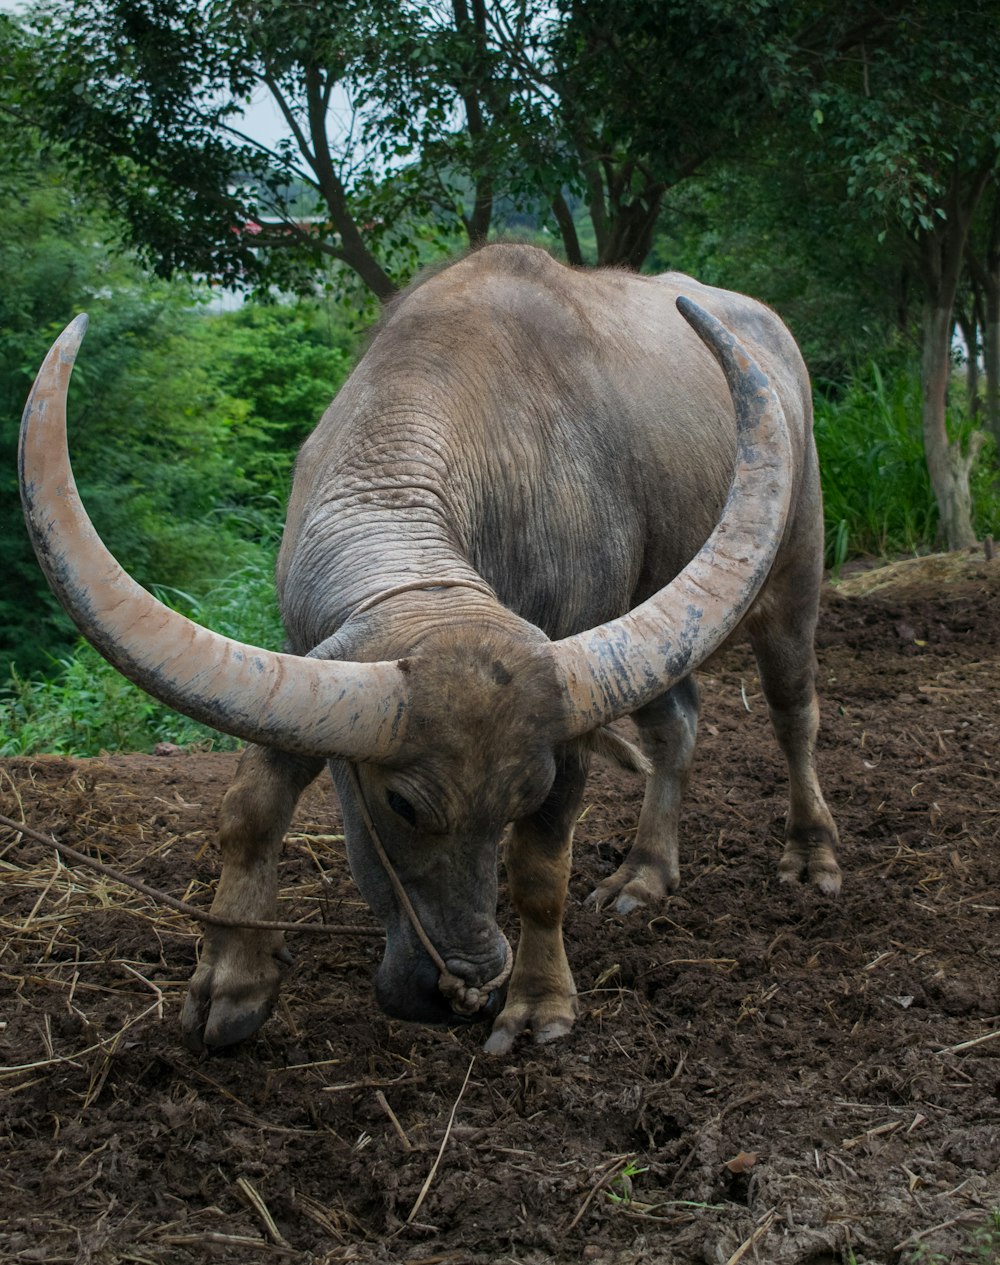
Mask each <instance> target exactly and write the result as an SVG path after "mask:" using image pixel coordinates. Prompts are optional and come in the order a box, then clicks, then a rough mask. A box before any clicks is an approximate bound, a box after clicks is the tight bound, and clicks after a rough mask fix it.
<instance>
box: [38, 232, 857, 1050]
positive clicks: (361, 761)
mask: <svg viewBox="0 0 1000 1265" xmlns="http://www.w3.org/2000/svg"><path fill="white" fill-rule="evenodd" d="M683 296H687V297H686V298H685V297H683ZM678 308H680V313H679V311H678ZM84 320H85V318H78V319H77V322H76V323H75V324H74V325H73V326H71V327H69V329H68V330H67V332H66V333H65V334H64V335H63V337H62V339H61V340H60V341H59V342H58V343H57V344H56V346H55V347H54V348H53V350H52V352H50V354H49V358H48V359H47V361H46V364H45V366H43V369H42V371H41V372H40V374H39V379H38V382H37V383H36V386H35V390H34V392H33V394H32V398H31V400H29V403H28V406H27V408H26V410H25V423H24V426H23V431H22V453H21V480H22V494H23V497H24V503H25V509H26V516H27V521H28V525H29V530H30V531H31V534H32V537H33V540H34V544H35V548H36V551H37V553H38V556H39V559H40V561H41V563H42V566H43V567H44V569H45V571H46V573H47V575H48V577H49V580H50V582H51V584H52V586H53V588H54V589H55V591H56V592H57V593H58V595H59V596H60V598H61V600H62V601H63V603H64V605H65V606H66V608H67V609H68V610H69V612H70V614H71V615H72V616H73V618H74V619H75V620H76V622H77V624H78V625H79V627H80V628H81V630H82V631H83V632H84V634H85V635H86V636H87V637H88V638H89V639H90V640H91V642H93V644H94V645H95V646H96V647H97V648H98V649H99V650H100V651H101V652H102V653H103V654H104V655H106V656H107V657H108V658H109V659H110V660H111V662H113V663H114V664H115V665H116V666H117V667H118V668H119V669H120V670H121V671H122V672H124V673H125V674H126V675H127V676H129V677H131V678H132V679H133V680H134V681H136V682H137V683H138V684H139V685H141V686H142V687H143V688H144V689H145V690H147V691H149V693H151V694H153V695H155V696H156V697H157V698H160V699H162V700H163V701H165V702H167V703H169V704H170V705H172V706H174V707H176V708H178V709H180V710H181V711H184V712H186V713H188V714H190V715H192V716H195V717H197V718H199V719H202V720H205V721H208V722H209V723H211V724H212V725H214V726H215V727H216V728H218V729H221V730H224V731H226V732H228V733H230V734H235V735H237V736H239V737H242V738H246V739H247V740H249V741H250V742H251V743H252V745H251V746H249V747H247V749H246V751H245V752H244V754H243V756H242V759H241V761H240V766H239V772H238V773H237V776H236V780H235V782H234V784H233V786H232V787H231V789H230V790H229V791H228V793H227V794H226V796H225V799H224V801H223V804H222V809H221V850H222V873H221V877H220V881H219V887H218V892H217V894H216V897H215V901H214V904H213V906H212V908H213V911H214V912H216V913H218V914H224V915H227V916H230V917H233V918H237V919H270V918H274V917H275V912H276V890H277V858H278V854H279V850H280V847H281V840H282V836H283V834H284V832H285V830H286V828H287V826H288V823H289V820H290V818H291V815H292V812H293V810H294V807H295V804H296V801H297V799H298V796H299V795H300V793H301V792H302V790H303V788H304V787H305V786H307V785H308V784H309V782H311V781H312V779H313V778H314V777H316V775H317V774H318V773H319V771H320V770H321V768H322V766H323V764H324V762H326V761H329V765H330V769H331V771H332V774H333V778H334V781H335V783H336V786H337V790H338V792H339V795H340V801H341V804H342V806H343V812H344V821H345V830H346V837H347V851H348V856H349V859H350V865H351V870H352V873H353V875H354V877H355V879H356V881H357V883H358V886H359V887H360V889H361V892H362V894H363V895H364V896H365V898H366V900H367V901H368V903H369V905H370V906H371V908H372V910H373V911H374V913H375V914H376V915H377V917H378V918H379V919H380V921H381V922H382V924H383V925H384V927H385V932H386V947H385V954H384V957H383V960H382V963H381V966H380V968H379V970H378V973H377V978H376V990H377V994H378V999H379V1001H380V1003H381V1005H382V1006H383V1008H384V1009H385V1010H386V1011H388V1012H389V1013H390V1014H393V1015H396V1016H400V1017H403V1018H407V1019H415V1020H426V1021H441V1020H446V1021H453V1022H457V1021H459V1020H460V1019H461V1018H463V1017H469V1016H474V1015H478V1016H479V1017H481V1018H489V1019H492V1020H494V1023H493V1028H492V1033H491V1035H490V1037H489V1039H488V1041H487V1047H486V1048H487V1050H489V1051H491V1052H494V1053H505V1052H507V1051H508V1050H510V1049H511V1047H512V1045H513V1044H514V1042H515V1040H516V1039H517V1037H518V1036H519V1035H520V1034H522V1033H524V1032H526V1031H530V1032H531V1034H532V1035H533V1037H534V1040H535V1041H548V1040H551V1039H552V1038H554V1037H558V1036H561V1035H563V1034H565V1033H566V1032H567V1031H568V1030H569V1029H570V1027H571V1025H572V1023H573V1019H574V1013H575V990H574V985H573V977H572V975H571V973H570V968H569V965H568V963H567V960H566V954H565V950H564V947H563V941H562V914H563V906H564V902H565V899H566V889H567V881H568V877H569V872H570V851H571V841H572V835H573V826H574V822H575V821H576V819H577V816H578V812H579V807H580V802H581V797H582V794H583V788H584V781H585V778H586V774H587V767H588V760H589V757H590V753H591V751H592V750H593V749H594V748H595V746H598V747H604V748H605V749H606V750H610V751H611V752H612V753H613V754H617V755H619V756H620V757H621V758H622V759H623V760H625V761H628V760H629V759H630V755H629V753H630V752H632V753H633V754H634V755H635V756H636V758H637V759H640V760H641V757H639V755H638V753H637V752H635V751H634V748H631V747H630V744H628V743H627V742H625V741H624V740H623V739H621V738H620V737H615V736H614V735H613V734H612V733H611V732H610V731H608V730H607V729H605V728H604V727H605V726H606V725H608V724H609V723H610V722H611V721H613V720H615V719H616V718H618V717H621V716H624V715H628V714H630V715H632V716H633V718H634V720H635V722H636V723H637V725H638V728H639V734H640V738H641V745H642V748H643V751H644V753H645V757H646V761H648V764H647V765H646V767H647V771H648V780H647V786H646V794H645V799H644V802H643V805H642V810H641V814H640V818H639V825H638V831H637V835H636V839H635V842H634V844H633V846H632V849H631V852H630V853H629V855H628V858H627V859H626V860H625V862H624V863H623V864H622V865H621V866H620V867H619V868H618V870H617V871H616V872H615V873H614V874H612V875H610V877H608V878H605V879H604V881H603V882H601V884H600V885H599V886H598V888H597V890H596V892H595V893H594V894H593V896H592V898H591V900H592V902H593V903H594V904H595V905H596V906H598V907H601V906H604V905H613V906H614V907H615V909H616V910H618V911H620V912H623V913H627V912H629V911H630V910H632V909H634V908H635V907H637V906H639V905H649V904H653V903H655V902H657V901H659V900H660V899H661V898H662V897H663V896H664V894H665V893H667V892H669V891H671V890H673V889H674V888H675V887H676V885H677V883H678V879H679V869H678V859H677V828H678V814H679V805H680V798H681V794H682V791H683V788H684V785H685V782H686V780H687V777H688V771H689V768H690V763H691V757H692V750H693V747H694V741H695V732H696V726H697V717H698V695H697V690H696V686H695V682H694V678H693V676H692V672H693V670H694V669H695V668H696V667H698V666H699V664H701V663H702V662H703V661H704V660H705V658H706V657H707V656H708V655H709V654H711V653H712V652H713V651H714V650H715V649H716V648H717V647H718V646H719V645H720V644H722V642H724V641H725V640H726V639H727V638H728V636H729V635H730V633H732V632H733V630H734V629H735V628H736V626H737V624H741V623H742V626H743V628H744V629H745V630H746V632H747V633H748V635H749V637H750V639H751V642H752V645H753V649H754V651H755V654H756V657H757V662H758V665H759V670H760V677H761V683H762V686H763V690H764V693H765V696H766V698H767V701H768V705H769V708H770V714H771V718H772V721H773V725H774V729H775V732H776V734H777V738H778V742H779V743H780V745H781V748H782V750H783V751H784V753H785V756H786V758H787V762H788V768H789V777H790V808H789V812H788V817H787V827H786V844H785V850H784V854H783V856H782V858H781V862H780V871H781V876H782V877H783V878H785V879H788V880H794V881H799V880H802V879H807V880H809V881H811V882H812V883H814V884H815V885H816V886H817V887H818V888H819V889H820V890H821V891H824V892H835V891H836V890H837V889H838V888H839V885H840V871H839V868H838V866H837V861H836V858H835V851H834V850H835V846H836V838H837V835H836V827H835V826H834V823H833V820H832V818H831V816H830V813H829V810H828V809H827V807H826V804H825V803H824V801H823V796H822V793H821V791H820V787H819V783H818V780H817V777H816V772H815V767H814V743H815V737H816V730H817V704H816V697H815V691H814V675H815V662H814V653H813V634H814V630H815V624H816V617H817V604H818V593H819V587H820V576H821V565H822V521H821V504H820V487H819V479H818V474H817V466H816V455H815V449H814V445H813V439H812V432H811V404H810V391H809V380H808V375H807V372H806V369H805V366H804V364H803V362H802V359H801V356H800V355H799V352H798V349H797V348H796V346H795V343H794V341H793V340H792V338H791V336H790V334H789V333H788V331H787V330H786V329H785V327H784V326H783V325H782V324H781V322H780V321H779V320H778V318H777V317H776V316H775V315H774V313H773V312H771V311H770V310H769V309H768V308H766V307H764V306H763V305H762V304H760V303H758V302H755V301H753V300H751V299H748V298H745V297H743V296H741V295H738V294H732V293H729V292H726V291H723V290H718V289H713V288H710V287H708V286H703V285H701V284H699V283H698V282H696V281H694V280H692V279H691V278H688V277H684V276H680V275H678V274H668V275H665V276H660V277H644V276H636V275H634V274H631V273H627V272H623V271H616V270H607V271H579V270H573V269H570V268H567V267H564V266H563V265H561V264H559V263H557V262H555V261H554V260H553V259H551V258H550V257H549V256H548V255H547V254H545V253H544V252H543V251H540V250H536V249H533V248H530V247H527V246H520V245H495V246H488V247H485V248H483V249H481V250H479V251H478V252H476V253H474V254H471V255H469V256H467V257H466V258H464V259H462V260H460V261H459V262H457V263H454V264H452V265H451V266H450V267H448V268H446V269H443V270H442V271H440V272H438V273H437V274H435V275H433V276H431V277H429V278H426V279H424V280H423V281H422V282H420V283H418V284H416V285H414V286H413V287H411V288H410V289H409V290H408V291H406V292H405V293H403V294H402V295H401V296H400V297H399V298H398V299H397V300H395V301H394V302H393V303H392V305H391V306H390V307H389V309H388V310H387V312H386V313H385V315H384V318H383V320H382V321H381V324H380V327H379V329H378V331H377V333H376V334H375V336H374V338H373V340H372V342H371V344H370V346H369V347H368V350H367V351H366V353H365V354H364V356H363V357H362V359H361V361H360V363H359V364H358V366H357V368H356V369H355V370H354V372H353V374H352V375H351V377H350V378H349V379H348V381H347V383H346V384H345V386H344V387H343V389H342V390H341V391H340V393H339V394H338V396H337V398H336V399H335V400H334V402H333V403H332V404H331V405H330V407H329V409H328V410H327V412H326V413H325V414H324V416H323V418H322V419H321V421H320V423H319V425H318V426H317V428H316V430H315V431H314V433H313V434H312V436H311V437H310V438H309V439H308V440H307V441H306V443H305V445H304V447H303V449H302V451H301V453H300V455H299V457H298V462H297V465H296V470H295V480H294V486H293V488H292V493H291V499H290V503H289V507H288V519H287V523H286V526H285V532H284V538H283V543H282V546H281V553H280V557H279V560H278V568H277V584H278V591H279V595H280V600H281V611H282V617H283V620H284V624H285V628H286V630H287V634H288V650H289V653H287V654H277V653H273V652H270V651H266V650H262V649H259V648H255V647H252V646H245V645H241V644H240V643H237V642H233V641H231V640H229V639H227V638H225V637H222V636H219V635H217V634H215V633H212V632H210V631H209V630H207V629H204V628H201V627H199V626H198V625H196V624H193V623H192V622H190V621H189V620H187V619H185V618H183V617H182V616H181V615H179V614H177V613H175V612H173V611H170V610H168V609H167V608H165V607H163V606H162V605H160V604H159V603H158V602H157V601H156V600H155V599H154V598H152V597H151V596H150V595H149V594H148V593H146V592H145V591H144V590H142V589H141V588H139V587H138V586H137V585H136V584H135V582H134V581H132V580H131V579H130V578H129V577H128V576H127V575H126V574H125V573H124V572H123V571H122V570H121V569H120V568H119V567H118V564H117V563H116V562H115V561H114V559H113V558H112V557H111V555H110V554H109V553H108V552H107V550H106V549H105V548H104V546H103V544H102V543H101V541H100V539H99V538H98V536H97V534H96V532H95V531H94V529H93V527H92V526H91V524H90V522H89V520H88V519H87V516H86V514H85V512H84V510H83V508H82V506H81V505H80V503H79V498H78V497H77V495H76V490H75V486H74V484H73V478H72V473H71V471H70V468H69V459H68V455H67V451H66V437H65V408H66V404H65V401H66V389H67V384H68V379H69V374H70V372H71V368H72V363H73V360H74V358H75V355H76V351H77V348H78V346H79V342H80V339H81V338H82V334H83V328H82V322H83V321H84ZM720 366H721V368H720ZM734 464H735V469H736V474H735V477H734V475H733V470H734ZM731 484H732V486H731V487H730V485H731ZM727 493H728V499H727ZM744 617H745V618H744ZM508 826H509V827H510V830H509V834H508V836H507V840H506V845H505V861H506V869H507V874H508V878H509V883H510V890H511V895H512V899H513V902H514V905H515V906H516V908H517V911H518V915H519V918H520V923H521V934H520V942H519V946H518V951H517V956H516V960H515V962H514V965H513V973H512V974H510V949H509V946H508V945H507V942H506V940H505V938H504V937H503V935H502V934H501V932H500V931H499V928H498V926H497V923H496V900H497V854H498V848H499V845H500V842H501V838H502V836H503V834H504V832H505V830H506V829H507V828H508ZM286 960H287V951H286V950H285V948H284V944H283V940H282V937H281V935H280V934H279V933H275V932H261V931H260V930H253V929H248V928H241V929H239V930H231V929H220V928H213V929H211V930H209V932H208V934H207V935H206V939H205V946H204V951H203V954H202V957H201V961H200V964H199V966H198V968H197V970H196V972H195V974H194V977H193V979H192V982H191V986H190V990H189V993H188V997H187V1002H186V1004H185V1007H184V1013H183V1019H182V1025H183V1033H184V1038H185V1040H186V1042H187V1043H188V1044H189V1045H190V1046H192V1047H194V1048H202V1047H203V1046H209V1047H216V1046H224V1045H228V1044H231V1043H233V1042H237V1041H240V1040H241V1039H243V1038H245V1037H247V1036H249V1035H250V1034H251V1033H253V1032H254V1031H256V1029H257V1028H258V1027H259V1026H260V1024H261V1023H262V1022H263V1021H264V1019H265V1018H266V1017H267V1015H268V1014H269V1012H270V1010H271V1008H272V1006H273V1005H274V1002H275V999H276V996H277V993H278V988H279V983H280V979H281V974H282V963H283V962H285V961H286ZM508 975H509V980H508ZM505 985H507V987H506V989H505ZM505 992H506V998H505V997H504V994H505Z"/></svg>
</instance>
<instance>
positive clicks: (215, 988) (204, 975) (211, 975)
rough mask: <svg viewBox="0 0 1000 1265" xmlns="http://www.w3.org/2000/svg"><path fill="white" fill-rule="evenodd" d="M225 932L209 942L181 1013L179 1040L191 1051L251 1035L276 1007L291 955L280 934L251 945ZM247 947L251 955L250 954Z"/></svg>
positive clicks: (219, 1047) (211, 1048) (243, 1038)
mask: <svg viewBox="0 0 1000 1265" xmlns="http://www.w3.org/2000/svg"><path fill="white" fill-rule="evenodd" d="M230 937H233V933H225V936H224V937H223V938H222V940H221V943H219V942H216V943H214V944H206V949H205V952H204V956H203V957H202V960H201V962H200V963H199V965H198V969H197V970H196V971H195V973H194V975H193V976H192V978H191V983H190V985H189V986H188V994H187V998H186V1000H185V1002H184V1009H183V1011H182V1012H181V1039H182V1040H183V1042H184V1044H185V1045H186V1046H187V1048H188V1049H189V1050H194V1051H196V1052H199V1053H200V1052H201V1051H202V1050H206V1049H208V1050H217V1049H222V1048H224V1047H225V1046H228V1045H237V1044H238V1043H239V1042H240V1041H245V1040H246V1039H247V1038H248V1037H252V1036H253V1035H254V1033H255V1032H257V1030H258V1029H259V1028H260V1027H261V1026H262V1024H263V1023H264V1021H265V1020H266V1019H267V1017H268V1016H269V1015H270V1013H271V1011H272V1010H273V1009H274V1004H275V1002H276V1001H277V1000H278V991H279V989H280V987H281V980H282V976H283V969H282V968H283V967H287V966H290V965H291V963H292V955H291V954H290V953H289V951H288V950H287V949H286V948H285V946H284V943H283V941H282V940H281V937H280V936H276V937H274V938H273V940H272V939H271V937H262V938H261V939H264V940H267V941H268V943H267V944H261V943H259V942H258V943H254V944H253V945H252V947H250V946H247V945H246V944H245V943H240V941H238V940H236V939H235V937H233V938H230ZM248 949H249V951H248Z"/></svg>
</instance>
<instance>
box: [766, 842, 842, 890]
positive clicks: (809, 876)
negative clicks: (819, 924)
mask: <svg viewBox="0 0 1000 1265" xmlns="http://www.w3.org/2000/svg"><path fill="white" fill-rule="evenodd" d="M817 835H818V836H819V837H808V836H817ZM778 877H779V878H780V879H781V881H782V882H783V883H810V884H811V885H812V886H813V887H815V888H816V889H817V890H818V891H820V892H822V893H823V895H824V896H836V895H837V893H838V892H839V891H840V885H841V882H842V880H843V875H842V874H841V872H840V866H839V865H838V864H837V857H836V855H835V854H834V851H833V846H832V844H831V843H830V842H829V839H828V836H827V834H826V832H825V831H824V832H822V834H820V832H818V831H810V832H807V837H806V838H790V839H788V840H787V842H786V843H785V851H784V853H783V854H782V857H781V861H780V862H779V863H778Z"/></svg>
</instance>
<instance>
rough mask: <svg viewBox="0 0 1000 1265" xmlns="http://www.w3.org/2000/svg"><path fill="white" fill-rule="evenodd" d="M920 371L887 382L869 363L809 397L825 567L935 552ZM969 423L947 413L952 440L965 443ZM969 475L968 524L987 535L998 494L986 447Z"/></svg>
mask: <svg viewBox="0 0 1000 1265" xmlns="http://www.w3.org/2000/svg"><path fill="white" fill-rule="evenodd" d="M921 402H922V397H921V387H920V374H919V371H918V370H916V369H915V368H910V369H905V368H904V369H900V371H899V372H898V373H896V374H895V375H894V376H893V377H892V378H891V380H887V379H886V378H885V377H884V376H883V374H882V372H881V371H880V369H879V367H878V365H877V364H874V363H870V364H869V365H867V366H866V367H865V368H864V369H863V370H862V371H861V372H859V373H858V374H857V376H856V377H855V378H854V379H853V380H852V381H851V383H850V385H849V387H848V388H847V390H846V391H845V392H844V394H843V395H841V396H840V397H839V398H838V399H836V400H831V399H824V398H822V397H821V396H819V397H817V399H816V418H815V433H816V445H817V448H818V450H819V462H820V475H821V478H822V481H823V503H824V513H825V519H826V562H827V565H828V566H829V567H832V568H833V569H834V570H836V569H837V568H839V567H840V565H841V564H842V563H843V562H844V561H845V560H846V559H847V558H850V557H866V556H867V557H876V558H889V557H898V556H899V555H905V554H920V553H927V552H929V551H931V550H932V549H934V548H939V547H940V542H939V540H938V511H937V505H936V503H935V500H934V492H933V490H932V489H931V483H930V476H929V475H928V473H927V462H926V459H925V457H924V446H923V434H922V420H921ZM972 426H973V423H972V422H971V420H970V419H969V418H968V417H967V416H966V414H965V413H964V412H963V411H962V410H961V409H959V408H957V407H953V406H952V407H949V409H948V432H949V435H950V436H951V437H952V439H959V440H961V441H962V442H965V441H967V439H968V436H969V433H970V431H971V429H972ZM987 449H988V450H984V452H983V455H982V456H981V457H980V460H979V462H978V464H977V466H976V469H975V471H974V473H973V478H972V495H973V521H974V523H975V525H976V528H977V530H978V531H979V532H980V533H982V534H985V533H986V532H994V531H996V529H997V525H998V523H1000V496H998V490H997V486H996V481H995V468H994V463H993V454H992V448H991V446H990V445H988V446H987Z"/></svg>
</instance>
